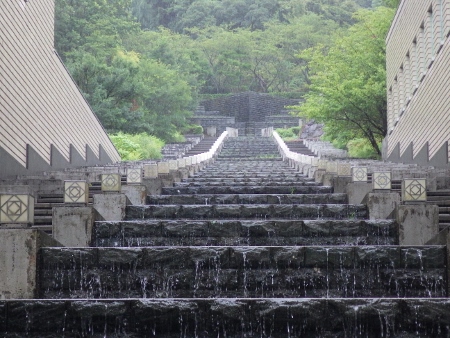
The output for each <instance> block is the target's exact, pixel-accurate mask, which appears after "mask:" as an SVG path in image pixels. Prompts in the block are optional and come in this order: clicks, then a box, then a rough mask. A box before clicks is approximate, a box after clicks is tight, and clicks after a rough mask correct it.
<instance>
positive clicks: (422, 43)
mask: <svg viewBox="0 0 450 338" xmlns="http://www.w3.org/2000/svg"><path fill="white" fill-rule="evenodd" d="M386 43H387V98H388V129H389V131H388V136H387V138H386V140H385V146H386V147H385V154H384V159H387V160H391V161H396V162H405V163H417V164H424V165H434V166H437V167H446V166H448V159H449V149H448V143H449V141H450V134H449V132H448V130H450V118H449V115H450V87H449V86H448V79H449V78H450V67H449V66H448V65H449V60H450V0H408V1H406V0H403V1H402V2H401V4H400V7H399V9H398V11H397V15H396V17H395V19H394V22H393V25H392V27H391V30H390V32H389V34H388V37H387V40H386Z"/></svg>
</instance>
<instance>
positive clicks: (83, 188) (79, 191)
mask: <svg viewBox="0 0 450 338" xmlns="http://www.w3.org/2000/svg"><path fill="white" fill-rule="evenodd" d="M88 202H89V184H88V183H87V182H86V181H64V203H81V204H87V203H88Z"/></svg>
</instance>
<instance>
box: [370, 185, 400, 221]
mask: <svg viewBox="0 0 450 338" xmlns="http://www.w3.org/2000/svg"><path fill="white" fill-rule="evenodd" d="M399 205H400V194H398V193H396V192H373V193H369V195H368V198H367V207H368V209H369V219H395V217H396V215H395V210H396V208H397V206H399Z"/></svg>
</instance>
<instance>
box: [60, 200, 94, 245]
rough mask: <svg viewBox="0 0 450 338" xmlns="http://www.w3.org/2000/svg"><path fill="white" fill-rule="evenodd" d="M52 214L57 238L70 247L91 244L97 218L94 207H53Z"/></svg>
mask: <svg viewBox="0 0 450 338" xmlns="http://www.w3.org/2000/svg"><path fill="white" fill-rule="evenodd" d="M94 198H95V195H94ZM52 216H53V217H52V228H53V238H54V239H55V240H57V241H58V242H60V243H61V244H63V245H64V246H68V247H87V246H90V245H91V241H92V231H93V229H94V222H95V218H96V217H95V211H94V208H92V207H86V206H63V207H53V213H52Z"/></svg>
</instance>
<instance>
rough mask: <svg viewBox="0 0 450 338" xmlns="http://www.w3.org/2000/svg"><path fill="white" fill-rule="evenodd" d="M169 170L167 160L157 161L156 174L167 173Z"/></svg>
mask: <svg viewBox="0 0 450 338" xmlns="http://www.w3.org/2000/svg"><path fill="white" fill-rule="evenodd" d="M169 172H170V168H169V162H158V174H168V173H169Z"/></svg>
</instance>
